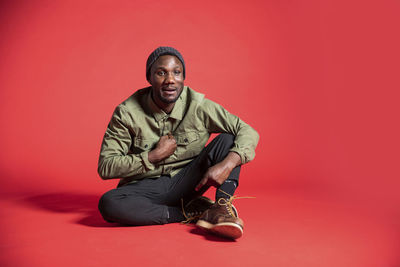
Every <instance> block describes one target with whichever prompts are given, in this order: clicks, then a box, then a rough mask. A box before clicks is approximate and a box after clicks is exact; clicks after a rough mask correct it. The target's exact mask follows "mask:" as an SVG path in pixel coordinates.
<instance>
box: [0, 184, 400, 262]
mask: <svg viewBox="0 0 400 267" xmlns="http://www.w3.org/2000/svg"><path fill="white" fill-rule="evenodd" d="M239 193H240V194H241V195H256V197H257V198H256V199H242V200H237V201H236V206H237V208H238V210H239V215H240V217H241V218H243V219H244V220H245V233H244V236H243V237H242V238H240V239H239V240H237V241H228V240H224V239H221V238H219V237H215V236H212V235H208V234H204V233H203V232H201V231H199V230H197V229H196V228H194V227H193V226H192V225H182V224H171V225H164V226H149V227H120V226H118V225H114V224H109V223H106V222H104V221H103V220H102V218H101V217H100V215H99V213H98V212H97V210H96V205H97V200H98V197H99V195H100V194H101V192H84V191H81V192H74V191H73V190H72V188H70V189H64V190H54V191H53V192H50V191H47V192H45V191H43V192H35V193H26V194H25V193H23V192H20V193H19V194H12V195H8V196H7V197H3V198H1V207H2V210H1V229H2V231H1V232H2V238H1V240H2V241H1V258H0V265H1V266H18V267H24V266H26V267H36V266H40V267H47V266H76V267H78V266H135V265H140V266H205V265H206V266H218V265H222V266H297V267H302V266H304V267H305V266H307V267H311V266H325V267H328V266H332V267H337V266H341V267H342V266H343V267H344V266H349V267H368V266H371V267H372V266H377V267H378V266H379V267H395V266H400V260H399V257H398V251H399V242H398V240H399V238H398V237H399V229H398V219H399V216H398V213H395V210H394V209H393V210H391V208H394V207H391V206H390V205H385V206H381V207H379V208H375V209H371V206H369V207H368V208H365V207H362V206H361V205H360V204H359V203H358V204H357V202H353V203H346V202H343V201H341V202H340V203H339V202H337V201H331V200H329V199H326V197H323V196H321V195H320V196H314V195H313V194H312V193H311V194H310V193H308V195H304V194H302V193H300V192H296V191H292V192H290V193H289V192H284V191H281V192H279V191H275V192H261V191H258V192H257V191H253V190H252V191H247V190H246V191H244V192H243V191H239ZM380 204H382V203H380Z"/></svg>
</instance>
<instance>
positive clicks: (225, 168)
mask: <svg viewBox="0 0 400 267" xmlns="http://www.w3.org/2000/svg"><path fill="white" fill-rule="evenodd" d="M240 163H241V161H240V156H239V155H238V154H236V153H234V152H230V153H229V154H228V156H227V157H226V158H225V159H224V160H223V161H221V162H220V163H217V164H215V165H214V166H212V167H210V168H208V170H207V172H206V173H205V175H204V177H203V179H201V181H200V183H198V184H197V186H196V188H195V190H196V191H199V190H200V189H201V188H202V187H203V186H205V185H207V186H208V187H209V186H214V187H216V188H218V187H219V186H221V185H222V184H223V183H224V182H225V180H226V179H228V177H229V174H230V173H231V172H232V170H233V169H234V168H235V167H236V166H239V165H240Z"/></svg>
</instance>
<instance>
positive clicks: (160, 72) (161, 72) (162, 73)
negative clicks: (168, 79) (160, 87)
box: [157, 70, 165, 76]
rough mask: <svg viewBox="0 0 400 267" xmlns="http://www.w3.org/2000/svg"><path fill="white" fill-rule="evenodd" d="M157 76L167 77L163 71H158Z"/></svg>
mask: <svg viewBox="0 0 400 267" xmlns="http://www.w3.org/2000/svg"><path fill="white" fill-rule="evenodd" d="M157 75H160V76H163V75H165V71H162V70H160V71H157Z"/></svg>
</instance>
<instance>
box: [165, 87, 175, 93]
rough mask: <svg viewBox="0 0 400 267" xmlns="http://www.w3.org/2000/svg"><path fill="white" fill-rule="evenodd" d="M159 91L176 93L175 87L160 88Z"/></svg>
mask: <svg viewBox="0 0 400 267" xmlns="http://www.w3.org/2000/svg"><path fill="white" fill-rule="evenodd" d="M161 90H163V91H168V92H170V91H176V88H175V87H163V88H161Z"/></svg>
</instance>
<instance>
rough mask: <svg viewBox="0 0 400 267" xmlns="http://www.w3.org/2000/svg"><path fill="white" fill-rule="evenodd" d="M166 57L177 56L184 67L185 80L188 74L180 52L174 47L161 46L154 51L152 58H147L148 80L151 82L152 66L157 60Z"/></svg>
mask: <svg viewBox="0 0 400 267" xmlns="http://www.w3.org/2000/svg"><path fill="white" fill-rule="evenodd" d="M164 55H171V56H176V57H177V58H178V59H179V60H180V61H181V62H182V66H183V79H185V76H186V72H185V61H183V57H182V55H181V53H179V51H178V50H176V49H175V48H173V47H169V46H160V47H158V48H157V49H156V50H154V51H153V52H152V53H151V54H150V56H149V57H148V58H147V62H146V79H147V80H150V69H151V66H152V65H153V64H154V62H156V60H157V58H159V57H161V56H164Z"/></svg>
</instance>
